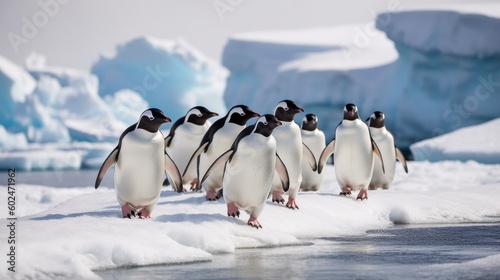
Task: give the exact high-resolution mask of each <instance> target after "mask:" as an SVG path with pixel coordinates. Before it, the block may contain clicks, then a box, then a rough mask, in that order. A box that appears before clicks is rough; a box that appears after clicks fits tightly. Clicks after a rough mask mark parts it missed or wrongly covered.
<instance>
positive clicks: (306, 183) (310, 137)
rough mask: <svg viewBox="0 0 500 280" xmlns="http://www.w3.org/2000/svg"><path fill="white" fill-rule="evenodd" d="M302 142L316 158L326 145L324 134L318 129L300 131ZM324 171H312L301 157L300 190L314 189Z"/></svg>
mask: <svg viewBox="0 0 500 280" xmlns="http://www.w3.org/2000/svg"><path fill="white" fill-rule="evenodd" d="M302 142H303V143H304V144H306V145H307V146H308V147H309V149H311V152H312V153H313V154H314V157H315V158H316V159H319V157H320V156H321V152H322V151H323V149H324V148H325V146H326V142H325V134H324V133H323V132H321V131H319V130H315V131H304V130H303V131H302ZM324 176H325V172H321V174H319V173H318V172H316V171H313V170H312V168H311V166H310V165H309V163H308V162H307V160H305V159H302V183H301V185H300V188H301V189H302V190H312V191H316V190H318V189H319V187H320V186H321V183H322V182H323V177H324Z"/></svg>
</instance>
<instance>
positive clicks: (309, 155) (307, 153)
mask: <svg viewBox="0 0 500 280" xmlns="http://www.w3.org/2000/svg"><path fill="white" fill-rule="evenodd" d="M302 145H303V147H302V155H303V156H304V158H305V159H306V160H307V162H308V163H309V165H310V166H311V169H312V171H316V170H318V162H317V161H316V157H315V156H314V154H313V152H312V151H311V149H309V147H308V146H307V145H306V144H304V143H302Z"/></svg>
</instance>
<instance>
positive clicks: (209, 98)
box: [92, 37, 227, 119]
mask: <svg viewBox="0 0 500 280" xmlns="http://www.w3.org/2000/svg"><path fill="white" fill-rule="evenodd" d="M92 73H94V74H95V75H96V76H97V77H98V78H99V81H100V84H99V94H100V95H101V96H107V95H112V94H114V93H115V92H117V91H120V90H123V89H129V90H132V91H135V92H137V93H139V94H140V95H141V96H142V98H143V99H145V100H146V101H147V102H148V104H149V106H150V107H157V108H160V109H161V110H163V111H164V112H165V114H166V115H167V116H169V117H170V118H172V119H176V118H178V117H180V116H182V115H183V114H184V113H185V112H186V111H188V110H189V109H190V108H191V107H194V106H197V105H201V106H205V107H207V108H209V109H210V110H213V111H216V112H218V113H219V114H224V113H225V111H226V107H225V105H224V103H223V101H222V94H223V89H224V86H225V78H226V76H227V73H226V70H225V69H223V68H222V67H221V66H219V65H218V64H217V63H215V62H214V61H212V60H210V59H208V58H206V57H205V56H204V55H203V54H201V53H200V52H199V51H198V50H197V49H195V48H194V47H193V46H191V45H189V44H188V43H187V42H185V41H183V40H176V41H167V40H160V39H157V38H152V37H140V38H137V39H134V40H131V41H129V42H126V43H125V44H123V45H120V46H118V47H117V48H116V55H115V56H114V57H109V58H108V57H101V58H100V59H99V60H98V61H97V62H96V63H95V64H94V65H93V66H92Z"/></svg>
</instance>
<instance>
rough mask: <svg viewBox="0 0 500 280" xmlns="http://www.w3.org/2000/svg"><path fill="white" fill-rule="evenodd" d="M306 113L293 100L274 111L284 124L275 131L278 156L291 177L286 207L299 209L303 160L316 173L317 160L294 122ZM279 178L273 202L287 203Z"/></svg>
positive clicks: (285, 101)
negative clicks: (303, 140)
mask: <svg viewBox="0 0 500 280" xmlns="http://www.w3.org/2000/svg"><path fill="white" fill-rule="evenodd" d="M301 112H304V110H303V109H302V108H300V107H298V106H297V105H296V104H295V102H293V101H291V100H282V101H280V102H279V103H278V104H277V105H276V108H275V109H274V115H275V116H276V118H278V120H279V121H280V122H281V123H282V125H281V126H279V127H277V128H276V129H274V131H273V136H274V138H276V145H277V150H278V155H279V156H280V158H281V159H282V160H283V162H284V164H285V166H286V167H287V169H288V175H289V177H290V189H289V190H288V192H287V194H288V201H287V202H286V207H288V208H290V209H298V208H299V207H298V205H297V202H296V198H297V193H298V191H299V188H300V184H301V182H302V158H303V157H304V158H305V159H307V161H308V162H309V163H310V165H311V168H312V170H314V171H316V165H317V164H316V159H315V157H314V155H313V153H312V152H311V150H310V149H309V148H308V147H307V146H306V145H304V143H302V136H301V132H300V128H299V126H298V125H297V124H296V123H295V122H294V121H293V118H294V117H295V115H296V114H298V113H301ZM280 185H281V184H280V182H279V178H278V177H277V176H275V179H274V181H273V192H272V196H273V198H272V200H273V202H278V203H280V202H281V203H285V200H284V199H283V197H282V196H281V195H282V194H284V193H285V192H284V191H283V189H282V188H281V186H280Z"/></svg>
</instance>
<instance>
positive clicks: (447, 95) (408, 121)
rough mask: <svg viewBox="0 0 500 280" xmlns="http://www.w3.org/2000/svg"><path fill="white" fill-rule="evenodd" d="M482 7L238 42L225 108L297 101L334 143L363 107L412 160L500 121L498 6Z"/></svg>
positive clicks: (228, 59) (231, 46)
mask: <svg viewBox="0 0 500 280" xmlns="http://www.w3.org/2000/svg"><path fill="white" fill-rule="evenodd" d="M475 5H477V6H478V7H480V8H476V9H470V11H469V12H467V9H468V6H467V5H463V6H462V5H461V4H453V5H450V6H449V7H448V8H447V7H440V9H439V10H433V9H431V8H429V9H426V8H421V9H420V10H414V11H401V12H392V13H382V14H380V15H378V17H377V19H376V21H375V22H374V23H368V24H363V25H346V26H339V27H330V28H322V29H309V30H292V31H281V32H279V31H272V32H260V33H249V34H237V35H234V36H232V37H231V38H230V40H229V41H228V43H227V45H226V47H225V49H224V53H223V65H224V66H226V67H227V68H228V69H229V71H230V76H229V78H228V81H227V87H226V91H225V93H224V100H225V101H226V104H235V103H245V104H247V105H249V106H250V107H252V108H259V112H261V113H265V112H266V111H268V112H270V111H272V106H273V104H276V102H278V101H279V100H282V99H285V98H286V99H292V100H294V101H295V102H296V103H297V104H298V105H300V106H301V107H303V108H304V109H305V112H304V114H305V113H314V114H316V115H317V116H318V117H319V118H320V119H323V120H330V121H323V122H322V123H320V124H319V126H320V129H321V130H323V131H324V132H325V135H326V137H327V139H332V138H333V137H334V135H333V134H334V130H335V126H336V125H337V124H338V122H339V121H340V120H341V119H342V108H343V106H344V105H345V104H346V103H350V102H351V103H355V104H356V105H358V108H359V109H360V115H361V117H362V118H363V119H364V118H366V117H368V116H369V115H370V114H371V113H372V112H373V111H376V110H378V111H383V112H384V113H385V114H386V116H387V118H386V126H387V127H388V129H389V130H390V131H391V132H393V134H394V136H395V139H396V144H397V145H398V146H399V147H400V148H401V149H402V150H406V151H407V152H408V151H409V146H410V145H411V144H412V143H415V142H418V141H420V140H423V139H428V138H431V137H434V136H436V135H439V134H443V133H446V132H450V131H453V130H455V129H458V128H461V127H466V126H470V125H475V124H479V123H482V122H485V121H488V120H491V119H494V118H498V117H500V111H499V110H498V104H500V95H499V94H497V93H498V90H499V85H500V70H499V69H500V59H499V57H500V53H499V50H500V48H499V46H500V44H499V41H498V40H499V39H498V38H497V37H498V36H496V35H495V34H496V30H498V26H500V15H498V16H497V14H498V13H495V12H486V11H488V10H492V9H493V10H495V9H496V10H497V11H498V4H488V3H486V4H484V3H480V4H475ZM457 7H459V8H457ZM447 9H448V10H447ZM374 26H376V27H377V28H378V29H379V30H376V29H375V28H374ZM382 31H383V32H382ZM491 38H494V39H491ZM297 118H298V119H300V118H301V117H300V116H298V117H297Z"/></svg>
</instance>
